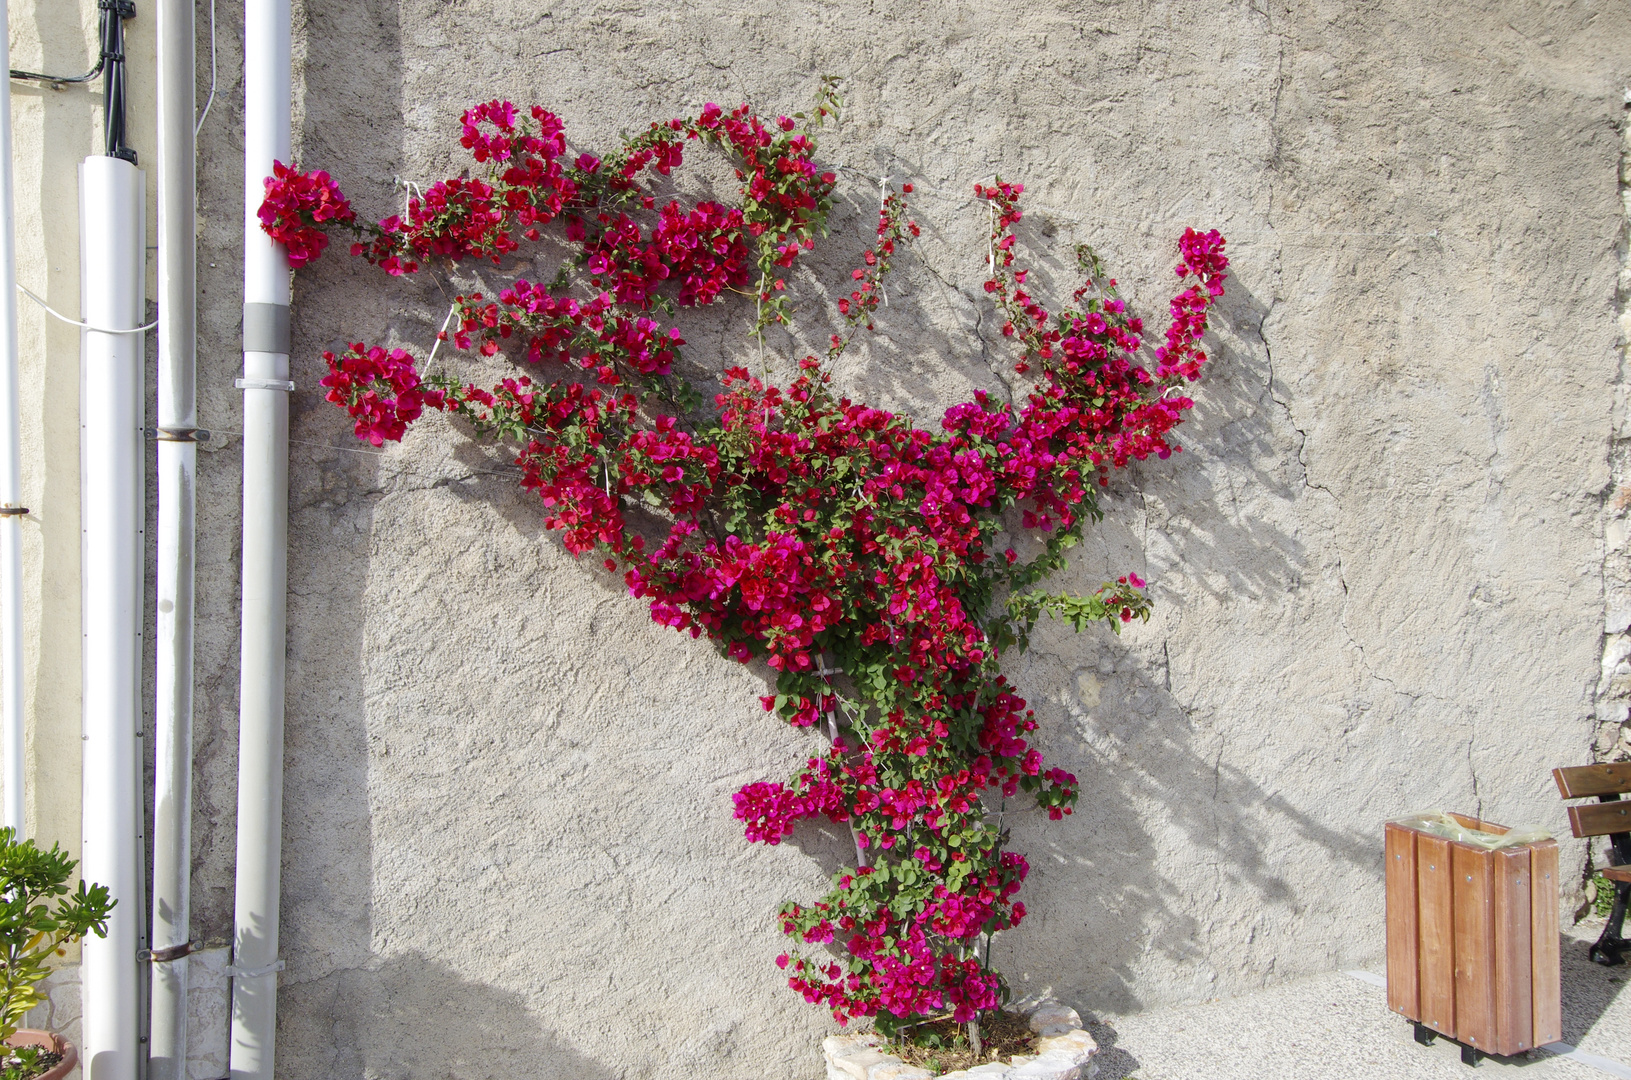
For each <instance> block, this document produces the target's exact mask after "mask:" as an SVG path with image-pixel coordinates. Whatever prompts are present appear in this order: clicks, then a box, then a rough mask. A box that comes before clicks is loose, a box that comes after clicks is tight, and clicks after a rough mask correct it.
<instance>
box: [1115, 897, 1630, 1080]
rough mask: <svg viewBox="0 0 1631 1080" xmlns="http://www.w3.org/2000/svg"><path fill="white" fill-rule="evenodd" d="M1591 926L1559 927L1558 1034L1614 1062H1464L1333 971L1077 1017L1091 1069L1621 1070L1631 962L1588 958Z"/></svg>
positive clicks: (1177, 1075)
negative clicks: (1174, 1003) (1092, 1046)
mask: <svg viewBox="0 0 1631 1080" xmlns="http://www.w3.org/2000/svg"><path fill="white" fill-rule="evenodd" d="M1601 930H1602V922H1601V921H1600V920H1592V921H1589V922H1585V923H1582V924H1580V925H1579V926H1578V927H1575V928H1574V929H1573V930H1572V931H1571V932H1569V933H1567V934H1565V935H1564V937H1563V1040H1564V1042H1565V1043H1569V1044H1572V1045H1573V1046H1575V1047H1577V1048H1578V1049H1579V1050H1580V1051H1582V1052H1584V1053H1587V1054H1593V1055H1597V1056H1599V1057H1602V1058H1607V1059H1610V1061H1611V1062H1614V1063H1617V1064H1618V1066H1619V1071H1618V1072H1615V1071H1605V1070H1604V1069H1601V1068H1597V1067H1595V1066H1593V1065H1591V1064H1588V1063H1586V1062H1583V1061H1580V1060H1578V1059H1575V1058H1569V1057H1559V1056H1557V1055H1556V1054H1553V1053H1549V1052H1547V1051H1546V1050H1545V1049H1544V1048H1543V1049H1541V1050H1538V1051H1533V1052H1531V1053H1530V1054H1527V1055H1522V1056H1519V1057H1514V1058H1486V1059H1483V1060H1482V1061H1480V1063H1479V1065H1478V1072H1477V1073H1472V1072H1471V1070H1469V1069H1468V1068H1467V1066H1465V1065H1463V1064H1462V1063H1461V1057H1460V1048H1459V1047H1458V1046H1456V1045H1455V1044H1454V1043H1450V1042H1447V1041H1445V1040H1442V1039H1440V1040H1438V1041H1437V1042H1435V1043H1434V1044H1433V1045H1432V1046H1426V1047H1424V1046H1419V1045H1417V1043H1416V1042H1415V1041H1414V1040H1413V1039H1412V1038H1411V1026H1410V1025H1409V1024H1408V1023H1406V1022H1404V1021H1403V1020H1401V1019H1400V1018H1399V1017H1398V1016H1396V1015H1395V1014H1393V1013H1391V1012H1389V1011H1388V1008H1387V994H1386V991H1385V990H1383V989H1382V988H1381V987H1379V986H1376V985H1373V984H1372V983H1369V982H1365V981H1362V980H1361V979H1359V978H1356V977H1354V976H1353V975H1349V974H1346V973H1344V972H1332V973H1331V974H1328V975H1321V976H1318V977H1316V978H1312V979H1308V980H1305V981H1302V982H1297V983H1292V984H1289V985H1285V986H1277V987H1275V988H1273V989H1270V990H1264V991H1262V992H1260V993H1256V994H1249V995H1247V996H1245V997H1239V998H1233V999H1231V1000H1228V1001H1214V1002H1208V1003H1207V1004H1204V1005H1195V1006H1190V1007H1188V1008H1183V1009H1163V1010H1157V1011H1153V1012H1148V1013H1139V1014H1136V1015H1133V1016H1125V1017H1103V1018H1096V1019H1095V1020H1094V1021H1092V1022H1089V1023H1088V1025H1087V1026H1088V1028H1089V1030H1091V1031H1092V1033H1093V1036H1094V1037H1095V1038H1096V1039H1098V1040H1099V1046H1100V1047H1101V1048H1102V1049H1101V1050H1100V1053H1099V1055H1098V1057H1097V1059H1096V1060H1097V1061H1098V1062H1099V1066H1100V1067H1099V1072H1098V1077H1097V1080H1120V1078H1122V1077H1126V1078H1128V1080H1235V1078H1240V1080H1247V1078H1250V1080H1302V1078H1309V1080H1313V1078H1316V1077H1317V1078H1320V1080H1329V1078H1335V1077H1341V1078H1351V1077H1376V1078H1384V1077H1385V1078H1388V1080H1393V1078H1399V1080H1416V1078H1422V1080H1428V1078H1435V1077H1444V1078H1447V1080H1448V1078H1462V1080H1466V1078H1468V1077H1470V1076H1476V1075H1485V1076H1495V1075H1505V1074H1511V1075H1517V1074H1519V1073H1521V1074H1522V1075H1523V1076H1525V1077H1527V1078H1530V1080H1538V1078H1542V1077H1544V1078H1547V1080H1552V1078H1555V1080H1603V1078H1604V1077H1607V1076H1616V1075H1617V1076H1620V1077H1631V993H1622V991H1623V990H1624V989H1625V987H1626V984H1627V983H1631V965H1626V966H1622V967H1618V968H1605V967H1599V966H1598V965H1596V964H1593V963H1590V962H1589V961H1588V960H1587V959H1586V948H1587V946H1588V945H1589V944H1590V943H1591V942H1592V941H1593V940H1595V939H1596V937H1597V934H1598V933H1600V932H1601ZM1553 1045H1554V1047H1556V1046H1557V1044H1553ZM1610 1069H1612V1066H1611V1067H1610Z"/></svg>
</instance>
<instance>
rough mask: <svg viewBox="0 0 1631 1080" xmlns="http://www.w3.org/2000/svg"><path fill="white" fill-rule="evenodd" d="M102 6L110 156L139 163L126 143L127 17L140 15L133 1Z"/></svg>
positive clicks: (110, 0) (104, 1)
mask: <svg viewBox="0 0 1631 1080" xmlns="http://www.w3.org/2000/svg"><path fill="white" fill-rule="evenodd" d="M97 6H98V7H99V8H101V9H102V62H103V63H104V64H105V65H106V67H107V70H106V72H105V73H104V74H103V77H102V128H103V133H104V135H105V136H106V139H105V142H106V146H107V155H108V156H109V157H116V158H123V159H124V160H125V161H128V162H130V163H131V164H132V165H134V164H136V151H134V150H132V149H131V148H130V147H129V146H128V145H127V144H126V143H125V20H126V19H133V18H135V17H136V5H135V3H134V2H133V0H99V3H98V4H97Z"/></svg>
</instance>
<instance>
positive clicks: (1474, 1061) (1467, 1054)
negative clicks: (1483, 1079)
mask: <svg viewBox="0 0 1631 1080" xmlns="http://www.w3.org/2000/svg"><path fill="white" fill-rule="evenodd" d="M1461 1064H1463V1065H1471V1066H1472V1067H1473V1068H1477V1067H1478V1051H1477V1050H1474V1049H1473V1048H1472V1047H1470V1046H1468V1045H1467V1044H1466V1043H1462V1044H1461Z"/></svg>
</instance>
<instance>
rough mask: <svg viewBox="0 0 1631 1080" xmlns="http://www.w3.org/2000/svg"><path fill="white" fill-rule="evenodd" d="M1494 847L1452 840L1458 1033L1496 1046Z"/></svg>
mask: <svg viewBox="0 0 1631 1080" xmlns="http://www.w3.org/2000/svg"><path fill="white" fill-rule="evenodd" d="M1494 854H1495V853H1494V852H1493V851H1483V850H1481V849H1478V848H1473V847H1469V846H1467V845H1465V844H1456V843H1452V844H1451V845H1450V875H1451V876H1450V890H1451V895H1452V898H1453V907H1454V914H1453V916H1452V918H1453V919H1454V927H1455V929H1454V944H1453V945H1452V948H1453V949H1454V950H1455V1037H1456V1039H1457V1040H1458V1041H1460V1042H1463V1043H1466V1044H1467V1045H1468V1046H1472V1047H1475V1048H1477V1049H1479V1050H1483V1051H1485V1052H1486V1053H1494V1052H1495V1041H1496V1040H1495V994H1494V989H1495V941H1494V934H1493V933H1492V930H1493V923H1494V903H1493V900H1494V897H1493V893H1494V889H1495V881H1494V878H1495V874H1494V862H1495V860H1494V857H1493V856H1494Z"/></svg>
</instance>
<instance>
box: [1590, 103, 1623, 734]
mask: <svg viewBox="0 0 1631 1080" xmlns="http://www.w3.org/2000/svg"><path fill="white" fill-rule="evenodd" d="M1625 110H1626V111H1624V112H1622V114H1621V122H1620V137H1621V149H1620V175H1619V189H1620V200H1621V205H1622V207H1623V208H1624V217H1623V218H1622V219H1621V224H1620V235H1619V237H1618V238H1617V242H1616V247H1617V248H1618V253H1619V257H1620V273H1619V282H1618V287H1617V288H1616V289H1615V295H1614V313H1615V316H1616V320H1617V323H1618V326H1619V331H1620V334H1619V350H1620V365H1619V370H1618V372H1617V375H1616V378H1615V382H1614V387H1613V393H1614V405H1613V417H1612V423H1613V430H1612V432H1611V434H1610V436H1609V445H1608V447H1607V452H1608V468H1609V484H1608V487H1607V489H1606V490H1605V491H1604V492H1603V494H1602V499H1603V569H1602V599H1603V634H1602V637H1603V652H1602V667H1601V670H1600V672H1599V674H1598V679H1597V686H1596V689H1595V693H1594V695H1593V710H1592V711H1593V719H1594V721H1595V722H1594V724H1593V731H1592V737H1591V747H1590V758H1591V760H1593V761H1626V760H1631V558H1627V551H1628V546H1627V541H1628V537H1631V423H1628V419H1627V393H1628V390H1631V385H1628V382H1627V379H1626V364H1627V362H1628V360H1631V355H1628V354H1631V89H1628V90H1627V91H1626V103H1625Z"/></svg>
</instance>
